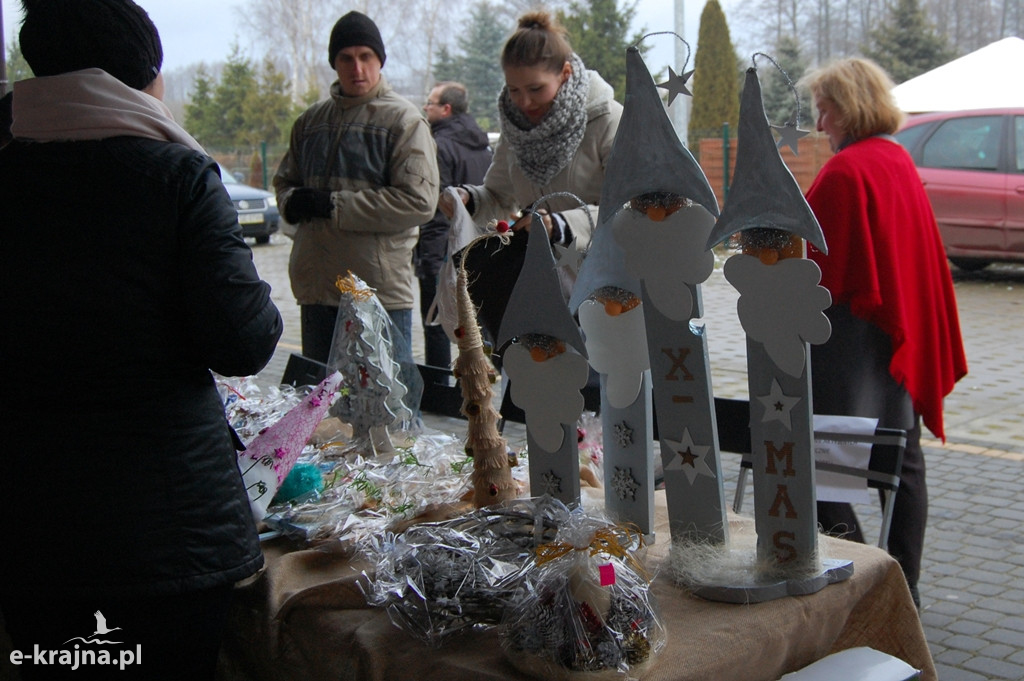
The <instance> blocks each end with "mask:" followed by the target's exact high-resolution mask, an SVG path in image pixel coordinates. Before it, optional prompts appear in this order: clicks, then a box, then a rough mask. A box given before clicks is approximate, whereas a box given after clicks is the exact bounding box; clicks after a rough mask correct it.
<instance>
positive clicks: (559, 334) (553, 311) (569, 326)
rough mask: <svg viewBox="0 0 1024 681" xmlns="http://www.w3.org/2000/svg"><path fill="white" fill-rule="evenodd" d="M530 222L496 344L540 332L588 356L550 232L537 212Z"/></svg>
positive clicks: (499, 345) (499, 344) (501, 344)
mask: <svg viewBox="0 0 1024 681" xmlns="http://www.w3.org/2000/svg"><path fill="white" fill-rule="evenodd" d="M538 203H539V201H538ZM531 221H532V223H533V225H534V226H535V227H536V228H535V229H531V230H530V237H529V240H528V241H527V245H526V257H525V259H524V261H523V270H522V272H520V273H519V279H517V280H516V285H515V287H514V288H513V289H512V295H511V297H510V298H509V300H508V306H507V307H506V308H505V316H504V317H502V319H501V327H500V329H499V330H498V343H497V345H498V347H499V348H500V347H502V346H503V345H505V343H507V342H508V341H510V340H512V339H513V338H514V337H516V336H523V335H526V334H529V333H538V334H544V335H546V336H551V337H553V338H558V339H559V340H562V341H565V342H566V343H568V344H569V345H571V346H572V347H574V348H576V350H577V351H578V352H579V353H580V354H581V355H583V356H584V357H586V356H587V348H586V345H584V343H583V335H582V334H581V333H580V327H579V326H577V325H576V320H575V319H573V317H572V314H571V313H570V312H569V307H568V306H567V305H566V304H565V298H564V297H563V296H562V287H561V284H560V283H559V281H558V273H557V272H556V271H555V269H556V266H555V258H554V256H553V255H552V254H551V245H550V244H549V243H548V236H547V231H546V230H545V229H544V228H543V226H542V223H541V219H540V216H539V215H537V214H536V213H533V215H532V220H531Z"/></svg>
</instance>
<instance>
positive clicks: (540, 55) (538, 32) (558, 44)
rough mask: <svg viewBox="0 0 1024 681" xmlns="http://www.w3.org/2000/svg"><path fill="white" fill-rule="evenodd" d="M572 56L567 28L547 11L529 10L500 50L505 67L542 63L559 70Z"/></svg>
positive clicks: (548, 67)
mask: <svg viewBox="0 0 1024 681" xmlns="http://www.w3.org/2000/svg"><path fill="white" fill-rule="evenodd" d="M571 58H572V47H571V46H570V45H569V39H568V34H567V33H566V30H565V28H564V27H562V25H561V24H559V23H558V21H557V20H556V19H555V18H554V17H552V16H551V15H550V14H548V13H547V12H528V13H526V14H524V15H523V16H521V17H519V27H518V28H517V29H516V32H515V33H513V34H512V35H511V37H509V39H508V40H507V41H505V47H504V48H502V50H501V66H502V68H505V67H508V66H513V67H515V66H539V67H540V68H542V69H544V70H545V71H552V72H557V71H561V70H562V68H563V67H564V66H565V63H566V62H567V61H569V60H570V59H571Z"/></svg>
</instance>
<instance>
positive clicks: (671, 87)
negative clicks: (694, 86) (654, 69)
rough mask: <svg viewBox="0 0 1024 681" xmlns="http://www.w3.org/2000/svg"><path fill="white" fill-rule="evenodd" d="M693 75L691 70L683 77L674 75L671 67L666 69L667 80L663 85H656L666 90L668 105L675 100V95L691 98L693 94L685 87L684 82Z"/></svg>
mask: <svg viewBox="0 0 1024 681" xmlns="http://www.w3.org/2000/svg"><path fill="white" fill-rule="evenodd" d="M692 75H693V69H690V70H689V71H687V72H686V73H684V74H683V75H681V76H680V75H679V74H678V73H676V72H675V71H674V70H673V69H672V67H671V66H670V67H668V80H666V81H665V82H664V83H658V87H660V88H664V89H665V90H668V105H669V106H672V102H673V101H674V100H675V98H676V95H686V96H687V97H693V93H692V92H690V90H689V89H688V88H687V87H686V81H688V80H690V76H692Z"/></svg>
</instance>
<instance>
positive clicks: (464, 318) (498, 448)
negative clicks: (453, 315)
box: [454, 263, 518, 508]
mask: <svg viewBox="0 0 1024 681" xmlns="http://www.w3.org/2000/svg"><path fill="white" fill-rule="evenodd" d="M455 295H456V309H457V312H458V326H456V327H455V329H454V335H455V338H456V340H457V342H458V347H459V354H458V356H457V357H456V358H455V371H454V374H455V377H456V378H457V379H459V385H460V386H461V388H462V414H463V415H464V416H465V417H466V418H467V419H468V420H469V426H468V427H467V429H466V453H467V454H468V455H469V456H471V457H473V504H474V505H475V506H476V507H477V508H482V507H484V506H490V505H492V504H497V503H500V502H502V501H507V500H509V499H514V498H515V497H516V496H517V491H518V490H517V489H516V484H515V482H514V481H513V480H512V471H511V469H510V467H509V457H508V444H507V443H506V441H505V438H504V437H502V436H501V433H499V432H498V425H497V424H498V412H497V411H496V410H495V408H494V388H493V385H494V383H495V381H496V380H497V375H496V373H495V371H494V365H493V364H491V360H490V357H488V355H487V353H486V352H485V351H484V342H483V337H482V336H481V334H480V325H479V324H478V323H477V315H476V307H475V306H474V305H473V301H472V300H471V299H470V297H469V288H468V285H467V275H466V268H465V263H463V264H462V265H460V267H459V268H458V272H457V276H456V284H455Z"/></svg>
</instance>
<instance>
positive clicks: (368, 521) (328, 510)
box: [265, 430, 472, 543]
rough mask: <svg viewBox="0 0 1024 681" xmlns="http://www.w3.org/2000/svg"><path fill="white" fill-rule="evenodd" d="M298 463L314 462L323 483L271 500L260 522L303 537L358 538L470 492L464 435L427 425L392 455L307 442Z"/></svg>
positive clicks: (344, 444) (336, 443)
mask: <svg viewBox="0 0 1024 681" xmlns="http://www.w3.org/2000/svg"><path fill="white" fill-rule="evenodd" d="M307 452H308V453H306V454H304V455H303V457H301V458H300V459H299V463H302V464H312V465H315V466H317V468H318V469H319V470H320V473H321V475H322V478H323V488H322V489H321V490H320V491H312V492H311V493H309V494H307V495H306V496H305V497H300V498H298V499H294V500H292V501H291V502H288V503H283V504H277V505H272V506H271V507H270V509H269V511H270V512H269V514H268V515H267V517H266V518H265V522H266V523H267V525H269V526H270V527H272V528H274V529H276V530H280V531H281V532H283V533H284V534H286V535H288V536H290V537H292V538H294V539H298V540H301V541H306V542H310V543H320V542H324V541H332V540H343V541H345V542H346V543H354V542H359V541H361V540H363V539H365V538H367V537H368V536H370V535H373V534H374V533H383V532H384V531H385V530H387V529H388V527H390V526H391V525H392V524H393V523H396V522H402V521H408V520H410V519H412V518H415V517H416V516H418V515H421V514H424V513H427V512H428V511H429V510H430V509H432V508H435V507H437V506H442V505H457V504H458V503H459V499H460V498H461V497H462V496H464V495H465V494H466V493H467V492H468V490H469V473H470V471H471V470H472V463H471V462H470V461H469V460H468V459H467V458H466V454H465V452H464V451H463V445H462V442H461V440H458V439H456V438H455V436H453V435H450V434H446V433H442V432H439V431H428V430H424V431H422V432H420V433H419V434H418V435H416V436H415V438H412V439H410V440H408V441H407V442H406V443H405V444H404V446H401V447H399V448H397V450H396V451H395V452H394V453H393V454H386V455H380V456H374V455H372V452H371V453H370V454H369V455H367V454H366V453H365V448H353V447H352V446H351V443H349V442H347V441H345V440H336V441H333V442H330V443H326V445H321V446H319V447H318V446H312V445H311V446H309V447H308V449H307Z"/></svg>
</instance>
